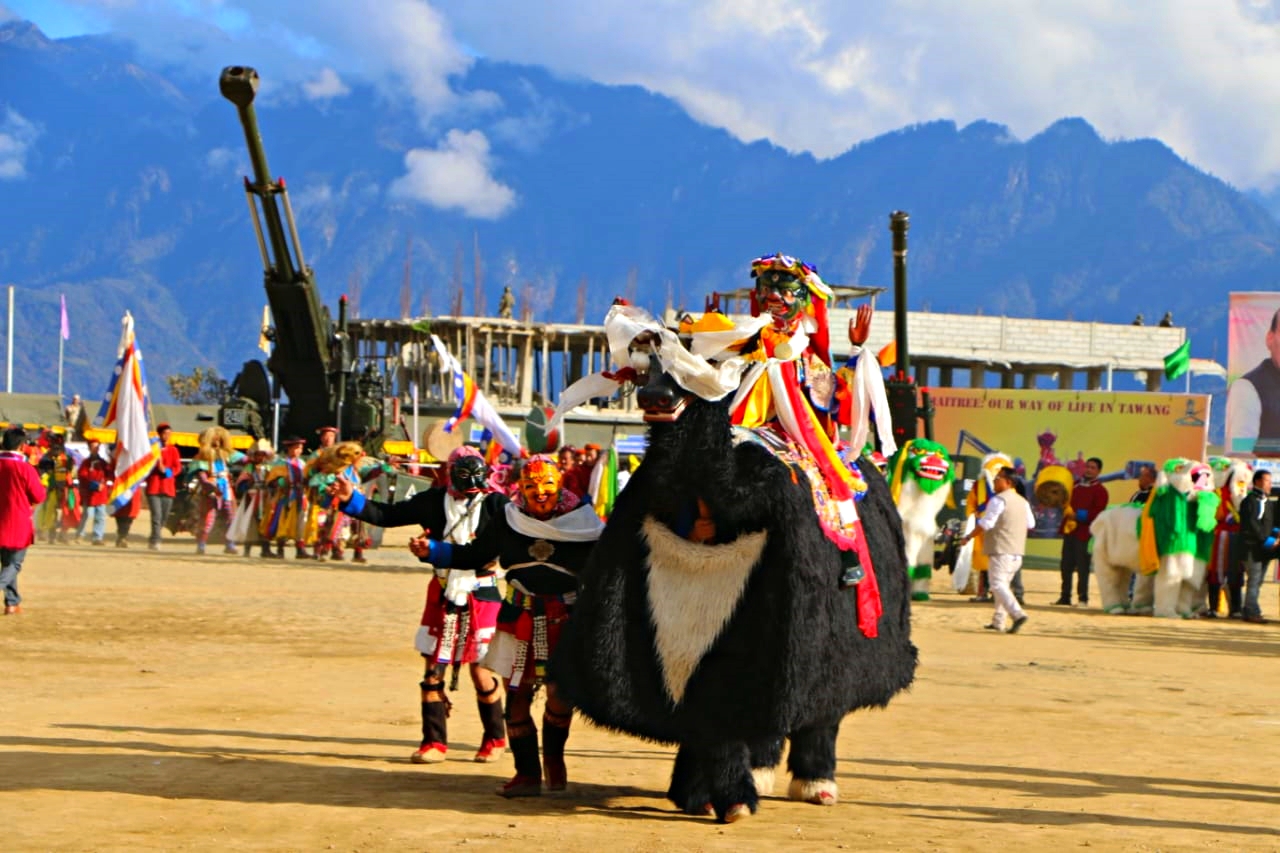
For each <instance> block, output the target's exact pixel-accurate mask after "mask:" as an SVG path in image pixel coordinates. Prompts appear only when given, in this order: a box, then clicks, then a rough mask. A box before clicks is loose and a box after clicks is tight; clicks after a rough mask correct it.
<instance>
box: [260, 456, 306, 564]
mask: <svg viewBox="0 0 1280 853" xmlns="http://www.w3.org/2000/svg"><path fill="white" fill-rule="evenodd" d="M306 445H307V442H306V439H303V438H298V437H297V436H290V437H289V438H286V439H285V440H284V441H282V442H281V446H282V447H283V448H284V459H282V460H280V461H278V462H277V463H276V464H275V465H273V466H272V467H271V469H270V470H269V471H268V472H267V484H268V486H269V487H270V499H269V502H268V506H267V508H266V511H265V512H264V513H263V521H262V525H263V526H262V528H261V530H262V537H263V539H264V540H266V541H267V542H268V543H270V542H274V543H276V550H275V551H272V550H271V549H270V548H267V549H265V550H264V551H263V556H264V557H276V558H280V559H282V558H283V557H284V548H285V544H286V543H288V541H289V540H290V539H292V540H293V541H294V544H295V545H296V546H297V554H296V557H297V559H299V560H309V559H311V554H310V553H309V552H308V551H307V546H306V541H307V540H306V526H307V515H308V504H307V498H308V494H307V475H306V467H307V463H306V461H305V460H304V459H303V458H302V456H303V452H304V451H305V450H306Z"/></svg>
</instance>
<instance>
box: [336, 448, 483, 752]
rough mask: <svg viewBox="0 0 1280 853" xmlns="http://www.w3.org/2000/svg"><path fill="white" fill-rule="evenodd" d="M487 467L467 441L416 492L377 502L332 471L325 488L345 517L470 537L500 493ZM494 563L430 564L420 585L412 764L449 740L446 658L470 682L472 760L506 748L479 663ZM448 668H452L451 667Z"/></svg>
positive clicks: (444, 536) (450, 538)
mask: <svg viewBox="0 0 1280 853" xmlns="http://www.w3.org/2000/svg"><path fill="white" fill-rule="evenodd" d="M488 477H489V467H488V465H486V464H485V461H484V458H483V457H481V455H480V453H479V451H477V450H476V449H475V448H474V447H466V446H464V447H459V448H458V449H457V450H455V451H453V453H451V454H450V455H449V460H448V463H447V470H446V483H447V485H446V486H445V487H443V488H442V487H439V486H437V487H435V488H432V489H427V490H426V491H422V492H418V493H417V494H416V495H414V496H413V497H411V498H409V500H407V501H400V502H399V503H393V504H391V503H382V502H380V501H371V500H368V499H366V498H365V496H364V494H363V493H362V492H361V491H360V490H359V489H358V488H356V485H357V484H355V483H352V482H351V481H350V480H347V479H346V478H344V477H338V478H337V480H335V481H334V483H333V485H332V486H330V487H329V490H330V493H331V494H333V495H336V496H337V497H338V499H339V500H340V501H342V505H341V510H342V511H343V512H344V513H346V514H347V515H349V516H351V517H352V518H357V519H360V520H361V521H364V522H367V523H369V524H373V525H376V526H378V527H405V526H408V525H412V524H417V525H421V526H422V528H423V529H424V530H426V531H429V534H430V535H431V536H432V537H435V538H437V539H440V540H443V541H445V542H450V543H453V544H456V545H465V544H467V543H468V542H470V541H471V540H472V539H474V538H475V536H476V534H477V533H479V532H480V531H481V530H482V529H483V528H484V527H485V525H487V524H488V523H489V522H490V520H492V519H494V518H497V517H499V516H501V515H502V514H503V511H504V510H505V508H506V505H507V503H508V501H507V497H506V496H505V495H502V494H500V493H498V492H495V491H493V490H492V489H491V487H490V486H489V483H488ZM496 569H497V565H496V564H488V565H485V566H477V567H475V570H474V571H466V570H460V569H449V568H445V567H443V566H437V567H435V572H434V574H433V577H432V579H431V583H430V584H429V585H428V587H427V604H426V608H425V609H424V610H423V613H422V624H421V626H420V627H419V628H418V636H417V639H416V640H415V642H414V646H415V647H416V648H417V650H418V652H419V653H421V655H422V657H423V658H424V659H425V660H426V674H425V675H423V678H422V684H421V685H420V686H421V688H422V743H421V744H420V745H419V746H418V748H417V749H416V750H414V752H413V754H412V755H411V756H409V760H410V761H412V762H413V763H414V764H435V763H438V762H441V761H444V760H445V757H446V753H447V752H448V748H449V734H448V725H447V723H446V718H447V717H448V714H449V705H450V703H449V700H448V697H447V696H446V695H445V689H444V682H445V673H446V671H447V670H448V667H449V665H450V664H453V665H454V666H455V667H456V666H460V665H461V664H468V665H469V666H470V668H471V682H472V684H474V685H475V688H476V701H477V703H478V705H479V711H480V723H481V725H482V726H483V728H484V739H483V741H482V742H481V744H480V750H479V751H478V752H477V753H476V757H475V760H476V761H480V762H485V761H494V760H496V759H497V758H498V757H499V756H501V754H502V752H503V750H505V749H506V746H507V741H506V736H507V734H506V726H505V724H504V723H503V719H502V704H501V699H502V695H501V693H500V692H499V684H498V679H497V678H496V677H495V676H494V674H493V673H492V672H491V671H489V670H488V669H485V668H484V667H482V666H481V665H480V661H481V659H482V658H484V656H485V654H486V652H487V651H488V648H489V643H490V641H492V640H493V636H494V632H495V631H496V630H497V624H498V611H499V609H500V608H501V606H502V596H501V595H500V594H499V593H498V586H497V580H498V578H497V574H496ZM455 672H456V670H455Z"/></svg>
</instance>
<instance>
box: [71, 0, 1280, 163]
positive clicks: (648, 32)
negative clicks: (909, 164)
mask: <svg viewBox="0 0 1280 853" xmlns="http://www.w3.org/2000/svg"><path fill="white" fill-rule="evenodd" d="M74 2H78V3H80V4H81V5H83V6H85V7H88V8H90V9H91V10H92V11H93V13H94V14H95V15H97V16H99V17H102V18H105V19H106V20H107V21H109V23H110V24H111V25H112V27H113V28H114V29H115V30H116V31H117V32H120V33H122V34H124V35H127V36H130V37H132V38H134V39H135V40H136V41H138V42H139V44H141V45H142V46H143V48H144V49H145V50H146V51H148V52H150V53H151V54H152V55H157V56H161V57H164V58H166V59H168V60H169V61H171V62H173V63H175V64H182V65H184V66H187V67H189V68H199V69H206V70H207V69H208V68H217V67H220V66H221V65H222V64H224V63H226V62H228V61H240V62H248V63H253V62H257V63H258V64H259V67H260V68H262V69H263V70H264V73H267V71H268V69H269V73H267V78H269V80H270V81H272V82H271V84H270V85H280V84H284V85H289V86H294V87H296V88H297V89H298V91H302V88H301V87H302V86H303V85H304V84H311V85H316V86H318V85H320V84H322V83H336V84H338V85H350V84H351V83H352V82H353V81H357V80H359V81H366V82H368V81H371V82H373V83H375V84H377V85H378V86H379V88H380V90H381V92H382V93H383V94H384V95H389V96H391V97H408V98H410V99H411V100H412V101H413V103H414V104H415V105H416V107H417V109H418V113H419V116H420V117H421V119H422V121H423V123H424V126H429V127H431V128H432V129H433V130H438V129H439V128H440V127H442V126H447V125H442V124H441V122H442V120H443V119H442V117H443V116H448V114H449V113H450V112H451V111H452V112H453V113H454V114H455V116H456V114H457V113H458V112H459V111H463V112H471V113H474V112H475V111H476V110H478V109H489V110H492V109H494V108H495V106H496V103H495V102H494V100H493V99H492V98H487V99H486V98H485V97H484V96H483V94H481V93H468V92H459V91H457V89H456V87H455V85H454V83H455V78H456V76H457V75H459V74H461V73H463V72H465V71H466V69H467V68H468V67H469V65H470V63H471V58H470V57H471V55H472V54H471V51H477V52H479V53H480V54H482V55H484V56H487V57H489V58H492V59H497V60H507V61H512V62H521V63H530V64H537V65H543V66H546V67H548V68H550V69H552V70H555V71H558V72H561V73H566V74H572V75H578V76H582V77H586V78H588V79H592V80H596V81H599V82H603V83H629V84H638V85H642V86H645V87H647V88H649V89H651V90H653V91H656V92H661V93H664V94H667V95H669V96H671V97H673V98H675V99H677V100H678V101H679V102H680V103H681V104H682V105H683V106H684V108H685V109H686V110H688V111H689V113H690V114H691V115H692V116H694V117H695V118H696V119H698V120H700V121H703V122H706V123H708V124H711V125H715V126H718V127H724V128H726V129H727V130H728V131H730V132H731V133H733V134H735V135H737V136H738V137H739V138H741V139H743V140H748V141H751V140H756V139H769V140H770V141H772V142H774V143H775V144H778V145H781V146H782V147H784V148H787V149H789V150H792V151H810V152H812V153H813V154H815V155H817V156H819V157H832V156H836V155H838V154H840V153H841V152H843V151H845V150H847V149H848V148H849V147H851V146H852V145H854V144H856V143H857V142H859V141H862V140H865V139H868V138H870V137H873V136H876V135H879V134H882V133H885V132H888V131H891V130H895V129H898V128H901V127H903V126H905V125H909V124H914V123H917V122H922V121H930V120H933V119H939V118H949V119H953V120H955V121H957V122H958V123H960V124H967V123H969V122H971V121H973V120H976V119H989V120H991V121H994V122H997V123H1000V124H1005V125H1008V126H1009V127H1010V128H1011V130H1012V131H1013V133H1015V134H1016V135H1018V136H1020V137H1022V138H1026V137H1028V136H1031V135H1033V134H1035V133H1038V132H1039V131H1040V130H1042V129H1043V128H1045V127H1046V126H1048V125H1049V124H1050V123H1052V122H1053V121H1055V120H1056V119H1058V118H1061V117H1064V116H1083V117H1084V118H1086V119H1087V120H1089V121H1090V122H1091V123H1092V124H1094V126H1096V127H1097V128H1098V129H1099V131H1100V132H1101V133H1102V134H1103V135H1104V136H1106V137H1109V138H1137V137H1147V136H1151V137H1156V138H1159V139H1161V140H1163V141H1164V142H1166V143H1167V144H1169V145H1170V146H1171V147H1172V148H1174V149H1175V150H1176V151H1177V152H1178V153H1179V154H1181V155H1182V156H1184V157H1185V158H1187V159H1188V160H1190V161H1191V162H1193V163H1195V164H1196V165H1198V166H1200V167H1202V168H1206V169H1208V170H1210V171H1212V172H1214V173H1216V174H1218V175H1220V176H1222V177H1224V178H1227V179H1228V180H1231V181H1233V182H1235V183H1237V184H1240V185H1243V186H1250V187H1260V188H1269V187H1270V186H1271V185H1273V184H1276V183H1280V133H1276V132H1274V130H1273V124H1274V122H1275V117H1276V116H1280V86H1276V85H1275V83H1274V81H1275V80H1277V79H1280V12H1278V10H1277V7H1278V5H1280V4H1278V3H1277V2H1276V0H1134V2H1130V3H1117V2H1115V0H1039V2H1036V3H1027V2H1025V0H970V2H965V3H956V2H952V0H882V2H879V3H875V4H864V3H850V2H848V0H650V2H647V3H634V2H630V0H627V2H623V0H596V2H594V3H590V4H584V3H581V2H579V0H539V2H536V3H530V2H528V0H487V2H476V0H431V2H427V0H273V2H270V3H263V2H261V0H74ZM463 44H465V45H467V49H464V48H463V47H462V45H463ZM282 46H283V47H284V50H282ZM326 69H327V70H328V71H329V72H331V73H332V75H333V76H332V78H329V77H327V75H326ZM202 73H204V72H202ZM320 91H324V89H323V87H321V89H320ZM454 120H455V122H456V121H457V119H456V117H455V118H454ZM495 132H497V133H501V132H502V131H501V130H495Z"/></svg>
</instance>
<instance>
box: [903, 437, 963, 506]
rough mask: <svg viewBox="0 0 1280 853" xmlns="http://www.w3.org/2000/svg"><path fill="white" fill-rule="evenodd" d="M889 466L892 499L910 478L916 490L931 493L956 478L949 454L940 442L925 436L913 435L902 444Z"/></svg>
mask: <svg viewBox="0 0 1280 853" xmlns="http://www.w3.org/2000/svg"><path fill="white" fill-rule="evenodd" d="M890 465H891V467H892V469H893V473H892V474H891V475H890V481H889V485H890V489H891V490H892V492H893V496H894V500H895V501H897V499H898V495H899V494H900V493H901V491H902V485H903V484H904V483H905V482H906V481H907V480H914V481H915V483H916V485H917V486H919V488H920V491H922V492H924V493H925V494H926V495H931V494H933V493H934V492H936V491H938V489H941V488H943V487H945V486H949V485H950V484H951V483H952V481H954V480H955V478H956V472H955V468H954V467H953V466H952V464H951V454H950V453H948V452H947V449H946V448H945V447H943V446H942V445H941V444H938V442H936V441H929V440H928V439H927V438H915V439H912V440H911V441H908V442H907V443H906V444H904V445H902V447H900V448H899V449H898V452H897V453H896V454H894V457H893V459H892V460H891V462H890Z"/></svg>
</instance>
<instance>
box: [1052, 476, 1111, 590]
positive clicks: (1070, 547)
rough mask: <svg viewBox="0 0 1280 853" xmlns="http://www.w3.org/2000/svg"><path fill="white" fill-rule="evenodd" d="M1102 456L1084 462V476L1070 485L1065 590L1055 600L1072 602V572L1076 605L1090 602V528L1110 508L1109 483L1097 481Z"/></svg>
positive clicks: (1065, 516) (1065, 534) (1064, 542)
mask: <svg viewBox="0 0 1280 853" xmlns="http://www.w3.org/2000/svg"><path fill="white" fill-rule="evenodd" d="M1101 473H1102V460H1101V459H1099V458H1098V457H1096V456H1092V457H1090V458H1089V459H1088V460H1086V461H1085V463H1084V476H1083V477H1081V478H1080V480H1078V481H1077V482H1076V484H1075V486H1073V487H1072V489H1071V500H1070V501H1069V502H1068V503H1067V509H1066V511H1065V512H1064V513H1063V515H1062V563H1061V564H1060V569H1061V572H1062V594H1061V595H1060V596H1058V600H1057V601H1055V602H1054V604H1061V605H1063V606H1065V607H1069V606H1071V576H1072V575H1073V574H1075V575H1077V576H1078V577H1077V578H1076V606H1077V607H1088V606H1089V570H1090V569H1091V568H1092V567H1093V566H1092V555H1091V554H1090V553H1089V537H1090V536H1092V535H1093V534H1092V532H1091V531H1090V528H1091V527H1092V526H1093V520H1094V519H1095V518H1097V517H1098V514H1099V513H1100V512H1102V511H1103V510H1104V509H1106V508H1107V501H1108V500H1109V499H1110V497H1109V496H1108V495H1107V487H1106V486H1104V485H1102V483H1099V482H1098V475H1099V474H1101Z"/></svg>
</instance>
